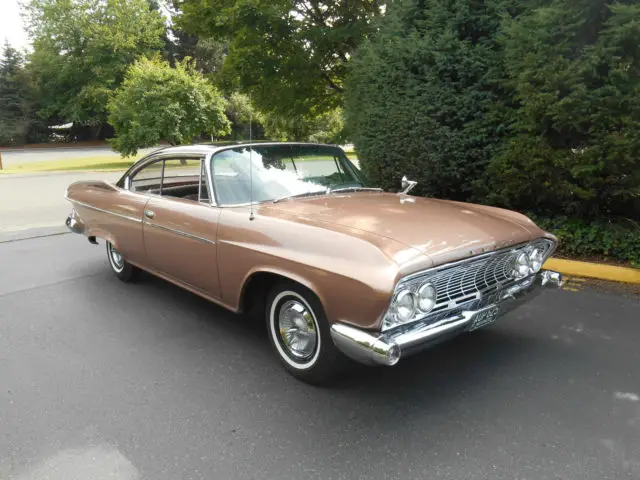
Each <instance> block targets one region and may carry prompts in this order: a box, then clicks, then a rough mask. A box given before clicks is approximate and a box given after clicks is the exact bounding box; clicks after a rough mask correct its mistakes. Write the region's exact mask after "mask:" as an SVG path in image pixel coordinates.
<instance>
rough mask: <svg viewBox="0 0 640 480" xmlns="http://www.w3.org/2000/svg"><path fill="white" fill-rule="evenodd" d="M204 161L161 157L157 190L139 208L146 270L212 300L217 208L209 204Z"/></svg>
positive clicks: (215, 288)
mask: <svg viewBox="0 0 640 480" xmlns="http://www.w3.org/2000/svg"><path fill="white" fill-rule="evenodd" d="M205 158H206V157H204V156H201V157H173V158H165V159H163V161H162V162H163V168H162V179H161V186H160V189H159V191H158V192H156V193H155V194H153V195H151V196H150V198H149V201H148V203H147V205H146V207H145V210H144V216H143V236H144V245H145V250H146V258H147V264H148V265H149V267H151V268H152V269H154V270H156V271H157V272H159V273H162V274H164V275H166V276H167V277H170V278H171V279H172V280H177V281H179V282H181V283H184V284H186V285H187V286H189V287H191V288H195V289H197V290H199V291H201V292H202V293H205V294H207V295H209V296H212V297H216V298H217V297H219V295H220V284H219V279H218V261H217V245H216V237H217V233H218V218H219V216H220V210H219V208H218V207H216V206H214V205H213V204H212V203H213V202H212V201H211V198H213V195H210V192H211V190H210V186H209V181H208V179H207V174H206V168H205Z"/></svg>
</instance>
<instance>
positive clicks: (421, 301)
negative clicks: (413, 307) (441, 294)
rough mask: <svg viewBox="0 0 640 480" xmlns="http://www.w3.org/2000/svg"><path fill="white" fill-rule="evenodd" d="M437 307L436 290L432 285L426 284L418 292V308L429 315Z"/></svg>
mask: <svg viewBox="0 0 640 480" xmlns="http://www.w3.org/2000/svg"><path fill="white" fill-rule="evenodd" d="M435 306H436V289H435V287H434V286H433V285H432V284H431V283H425V284H424V285H422V286H421V287H420V289H419V290H418V308H419V309H420V311H421V312H424V313H429V312H430V311H431V310H433V307H435Z"/></svg>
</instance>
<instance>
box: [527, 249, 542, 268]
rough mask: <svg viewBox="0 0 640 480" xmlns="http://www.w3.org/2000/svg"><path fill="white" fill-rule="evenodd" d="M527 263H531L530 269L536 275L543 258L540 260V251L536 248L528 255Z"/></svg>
mask: <svg viewBox="0 0 640 480" xmlns="http://www.w3.org/2000/svg"><path fill="white" fill-rule="evenodd" d="M529 261H530V262H531V268H532V270H533V272H534V273H537V272H539V271H540V269H541V268H542V263H543V258H542V249H540V248H536V249H534V250H533V252H531V255H529Z"/></svg>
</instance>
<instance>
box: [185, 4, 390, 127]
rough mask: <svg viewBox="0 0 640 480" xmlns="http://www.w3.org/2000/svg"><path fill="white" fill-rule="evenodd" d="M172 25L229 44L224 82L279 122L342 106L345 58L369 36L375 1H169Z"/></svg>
mask: <svg viewBox="0 0 640 480" xmlns="http://www.w3.org/2000/svg"><path fill="white" fill-rule="evenodd" d="M173 3H174V5H175V6H176V8H177V10H178V11H179V12H180V15H179V16H178V17H177V24H178V25H179V26H180V27H182V28H183V29H184V30H186V31H187V32H189V33H193V34H196V35H199V36H201V37H203V38H213V39H216V40H218V41H220V40H224V41H227V42H228V55H227V57H226V58H225V62H224V71H225V75H226V77H227V82H228V83H230V84H231V85H232V86H233V87H236V88H240V89H242V90H244V91H251V92H252V94H253V99H254V101H255V102H256V104H257V106H258V108H259V109H260V110H262V111H264V112H266V113H271V112H273V113H275V114H276V115H278V116H281V117H300V116H302V115H308V114H309V113H310V112H313V114H314V115H316V116H317V115H321V114H323V113H324V112H327V111H331V110H333V109H334V108H336V107H337V106H339V105H341V104H342V93H343V88H344V85H343V83H344V78H345V74H346V70H347V66H348V64H349V61H350V57H351V54H352V53H353V51H354V50H355V49H356V48H357V47H358V45H360V44H361V43H362V41H363V39H365V38H367V36H369V35H370V34H371V32H372V31H373V28H374V27H373V20H374V19H375V18H376V17H378V16H380V15H381V13H382V12H383V10H384V7H383V4H384V2H383V1H381V0H353V1H348V2H325V1H318V0H268V1H267V0H237V1H229V0H211V1H207V2H203V1H201V0H174V2H173Z"/></svg>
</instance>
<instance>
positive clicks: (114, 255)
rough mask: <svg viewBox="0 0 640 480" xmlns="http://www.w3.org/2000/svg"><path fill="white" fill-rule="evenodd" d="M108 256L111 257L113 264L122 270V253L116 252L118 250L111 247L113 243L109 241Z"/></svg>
mask: <svg viewBox="0 0 640 480" xmlns="http://www.w3.org/2000/svg"><path fill="white" fill-rule="evenodd" d="M109 257H110V258H111V262H112V263H113V266H114V267H116V269H118V270H122V268H123V267H124V259H123V258H122V255H120V253H118V251H117V250H116V249H115V248H113V245H111V243H109Z"/></svg>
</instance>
